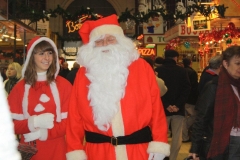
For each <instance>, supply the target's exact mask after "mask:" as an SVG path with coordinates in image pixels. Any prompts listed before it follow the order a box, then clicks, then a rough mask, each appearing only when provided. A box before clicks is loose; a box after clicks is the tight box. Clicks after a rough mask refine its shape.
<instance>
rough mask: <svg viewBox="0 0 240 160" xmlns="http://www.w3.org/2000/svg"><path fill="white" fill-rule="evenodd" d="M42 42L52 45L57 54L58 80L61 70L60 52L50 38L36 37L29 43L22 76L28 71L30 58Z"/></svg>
mask: <svg viewBox="0 0 240 160" xmlns="http://www.w3.org/2000/svg"><path fill="white" fill-rule="evenodd" d="M41 41H47V42H49V43H50V44H51V45H52V47H53V49H54V52H55V53H56V57H57V61H56V68H57V70H56V73H55V78H56V77H57V75H58V72H59V69H60V66H59V62H58V50H57V47H56V45H55V43H54V42H53V41H52V40H51V39H50V38H47V37H39V36H37V37H34V38H33V39H31V40H30V42H29V43H28V46H27V58H26V61H25V63H24V65H23V69H22V75H23V76H24V74H25V71H26V68H27V66H28V63H29V59H30V57H31V55H32V52H33V49H34V47H35V46H36V45H37V44H38V43H39V42H41Z"/></svg>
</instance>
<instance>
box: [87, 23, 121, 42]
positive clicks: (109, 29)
mask: <svg viewBox="0 0 240 160" xmlns="http://www.w3.org/2000/svg"><path fill="white" fill-rule="evenodd" d="M105 34H111V35H117V36H119V35H121V36H124V33H123V30H122V28H121V27H120V26H117V25H111V24H106V25H102V26H99V27H96V28H94V29H93V30H92V31H91V33H90V36H89V37H90V39H89V40H90V42H91V41H92V40H95V39H96V38H98V37H100V36H102V35H105Z"/></svg>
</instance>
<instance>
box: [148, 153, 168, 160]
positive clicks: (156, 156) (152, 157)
mask: <svg viewBox="0 0 240 160" xmlns="http://www.w3.org/2000/svg"><path fill="white" fill-rule="evenodd" d="M164 158H165V155H164V154H161V153H149V157H148V160H163V159H164Z"/></svg>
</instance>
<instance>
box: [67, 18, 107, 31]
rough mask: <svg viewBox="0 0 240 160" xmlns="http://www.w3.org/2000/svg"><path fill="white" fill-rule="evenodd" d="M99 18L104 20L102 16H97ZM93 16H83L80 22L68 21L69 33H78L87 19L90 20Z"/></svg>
mask: <svg viewBox="0 0 240 160" xmlns="http://www.w3.org/2000/svg"><path fill="white" fill-rule="evenodd" d="M96 16H97V18H102V17H103V16H102V15H96ZM90 18H91V15H82V16H81V18H79V20H78V21H75V22H73V21H67V22H66V27H67V28H68V33H71V32H75V31H78V30H79V29H80V28H81V27H82V24H83V22H85V21H86V20H87V19H90Z"/></svg>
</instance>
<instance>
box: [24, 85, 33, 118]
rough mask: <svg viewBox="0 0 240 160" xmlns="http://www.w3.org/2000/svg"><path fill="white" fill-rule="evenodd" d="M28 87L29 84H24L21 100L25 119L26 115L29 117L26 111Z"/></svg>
mask: <svg viewBox="0 0 240 160" xmlns="http://www.w3.org/2000/svg"><path fill="white" fill-rule="evenodd" d="M30 87H31V86H30V85H29V84H25V88H24V95H23V101H22V109H23V115H24V118H25V119H28V117H30V115H29V113H28V94H29V89H30Z"/></svg>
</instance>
